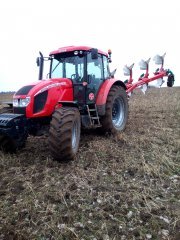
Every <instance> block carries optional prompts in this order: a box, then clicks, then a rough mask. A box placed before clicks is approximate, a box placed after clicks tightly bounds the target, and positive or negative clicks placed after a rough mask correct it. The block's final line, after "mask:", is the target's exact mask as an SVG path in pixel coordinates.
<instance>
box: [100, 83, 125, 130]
mask: <svg viewBox="0 0 180 240" xmlns="http://www.w3.org/2000/svg"><path fill="white" fill-rule="evenodd" d="M127 119H128V99H127V94H126V91H125V90H124V88H122V87H120V86H112V88H111V90H110V91H109V94H108V97H107V102H106V113H105V115H104V116H103V117H102V118H101V124H102V130H103V132H110V133H118V132H119V131H122V130H124V128H125V126H126V123H127Z"/></svg>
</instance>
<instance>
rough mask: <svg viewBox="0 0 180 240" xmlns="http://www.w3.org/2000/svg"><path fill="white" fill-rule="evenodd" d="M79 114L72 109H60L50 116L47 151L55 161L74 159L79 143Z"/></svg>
mask: <svg viewBox="0 0 180 240" xmlns="http://www.w3.org/2000/svg"><path fill="white" fill-rule="evenodd" d="M80 132H81V121H80V113H79V110H78V109H77V108H74V107H62V108H59V109H57V110H56V111H55V112H54V114H53V115H52V120H51V123H50V130H49V149H50V152H51V155H52V157H53V158H54V159H55V160H58V161H62V160H72V159H74V157H75V155H76V153H77V151H78V148H79V141H80Z"/></svg>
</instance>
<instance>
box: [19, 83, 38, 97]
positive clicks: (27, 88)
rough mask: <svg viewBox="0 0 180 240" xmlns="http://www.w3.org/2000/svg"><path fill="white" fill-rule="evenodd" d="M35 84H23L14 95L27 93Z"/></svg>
mask: <svg viewBox="0 0 180 240" xmlns="http://www.w3.org/2000/svg"><path fill="white" fill-rule="evenodd" d="M34 86H35V85H29V86H25V87H22V88H20V89H19V90H18V91H17V92H16V94H15V95H16V96H17V95H27V94H28V93H29V91H30V90H31V89H32V88H33V87H34Z"/></svg>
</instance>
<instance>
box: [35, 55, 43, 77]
mask: <svg viewBox="0 0 180 240" xmlns="http://www.w3.org/2000/svg"><path fill="white" fill-rule="evenodd" d="M39 54H40V57H37V58H36V64H37V66H38V67H39V77H38V79H39V80H42V78H43V67H44V57H43V55H42V53H41V52H39Z"/></svg>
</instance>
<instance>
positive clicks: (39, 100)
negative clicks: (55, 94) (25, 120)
mask: <svg viewBox="0 0 180 240" xmlns="http://www.w3.org/2000/svg"><path fill="white" fill-rule="evenodd" d="M47 96H48V91H44V92H42V93H40V94H38V95H37V96H35V97H34V107H33V113H38V112H40V111H42V110H43V108H44V106H45V104H46V100H47Z"/></svg>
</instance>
